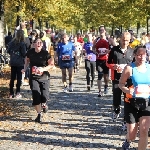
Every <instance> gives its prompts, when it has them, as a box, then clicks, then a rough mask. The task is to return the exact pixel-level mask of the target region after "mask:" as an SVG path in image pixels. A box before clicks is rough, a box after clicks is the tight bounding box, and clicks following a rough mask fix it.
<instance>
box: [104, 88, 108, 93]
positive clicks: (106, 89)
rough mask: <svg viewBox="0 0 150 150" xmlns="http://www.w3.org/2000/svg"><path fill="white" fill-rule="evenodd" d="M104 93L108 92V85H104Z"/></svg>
mask: <svg viewBox="0 0 150 150" xmlns="http://www.w3.org/2000/svg"><path fill="white" fill-rule="evenodd" d="M104 94H108V86H105V87H104Z"/></svg>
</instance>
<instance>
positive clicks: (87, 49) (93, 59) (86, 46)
mask: <svg viewBox="0 0 150 150" xmlns="http://www.w3.org/2000/svg"><path fill="white" fill-rule="evenodd" d="M92 47H93V44H92V43H90V42H87V43H85V44H84V46H83V48H84V49H85V50H86V53H87V55H91V58H90V61H96V55H95V54H94V53H93V51H92V50H91V48H92Z"/></svg>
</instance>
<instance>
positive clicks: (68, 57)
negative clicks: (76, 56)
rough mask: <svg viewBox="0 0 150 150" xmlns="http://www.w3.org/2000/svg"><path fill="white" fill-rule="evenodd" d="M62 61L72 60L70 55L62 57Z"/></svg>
mask: <svg viewBox="0 0 150 150" xmlns="http://www.w3.org/2000/svg"><path fill="white" fill-rule="evenodd" d="M62 60H70V55H62Z"/></svg>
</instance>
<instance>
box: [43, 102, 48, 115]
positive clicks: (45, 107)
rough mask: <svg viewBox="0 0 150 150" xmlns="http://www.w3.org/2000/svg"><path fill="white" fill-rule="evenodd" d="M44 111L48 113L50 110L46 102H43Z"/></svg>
mask: <svg viewBox="0 0 150 150" xmlns="http://www.w3.org/2000/svg"><path fill="white" fill-rule="evenodd" d="M42 108H43V113H46V112H47V111H48V106H47V105H46V103H42Z"/></svg>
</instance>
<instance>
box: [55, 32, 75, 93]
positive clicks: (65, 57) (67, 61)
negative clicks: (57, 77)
mask: <svg viewBox="0 0 150 150" xmlns="http://www.w3.org/2000/svg"><path fill="white" fill-rule="evenodd" d="M68 40H69V37H68V35H67V34H63V35H62V42H61V43H59V44H58V49H57V51H56V52H57V56H59V67H60V69H61V71H62V82H63V84H64V92H67V91H68V88H67V81H66V77H67V74H66V69H67V70H68V72H69V91H70V92H71V91H73V86H72V82H73V76H72V73H73V67H74V53H75V57H76V51H75V46H74V44H73V43H72V42H68Z"/></svg>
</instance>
